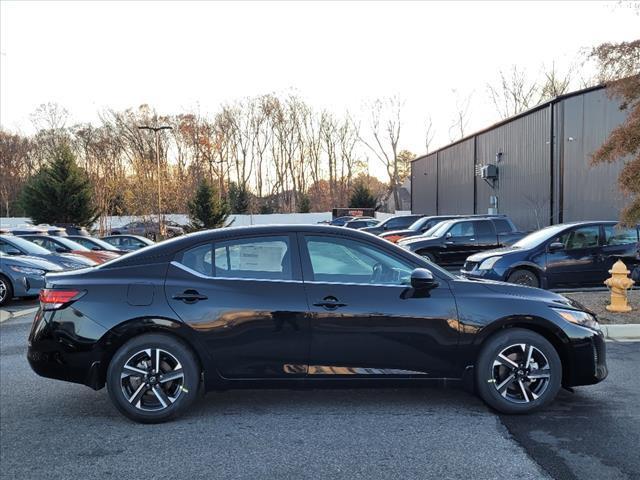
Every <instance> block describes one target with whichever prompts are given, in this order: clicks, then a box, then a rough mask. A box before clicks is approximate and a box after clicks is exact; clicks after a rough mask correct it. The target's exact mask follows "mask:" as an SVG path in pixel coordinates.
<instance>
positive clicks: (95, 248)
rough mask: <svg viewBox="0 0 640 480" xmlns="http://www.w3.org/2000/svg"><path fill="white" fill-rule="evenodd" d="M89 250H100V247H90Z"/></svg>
mask: <svg viewBox="0 0 640 480" xmlns="http://www.w3.org/2000/svg"><path fill="white" fill-rule="evenodd" d="M91 250H93V251H96V252H97V251H100V247H91Z"/></svg>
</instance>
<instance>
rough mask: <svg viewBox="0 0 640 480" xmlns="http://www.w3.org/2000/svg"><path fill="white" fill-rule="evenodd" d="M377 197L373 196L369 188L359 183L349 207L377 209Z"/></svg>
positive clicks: (354, 189)
mask: <svg viewBox="0 0 640 480" xmlns="http://www.w3.org/2000/svg"><path fill="white" fill-rule="evenodd" d="M377 203H378V202H377V200H376V197H374V196H373V194H372V193H371V190H369V187H367V186H366V185H365V184H364V183H363V182H358V183H357V184H356V185H355V187H354V188H353V193H352V194H351V199H350V200H349V207H351V208H376V204H377Z"/></svg>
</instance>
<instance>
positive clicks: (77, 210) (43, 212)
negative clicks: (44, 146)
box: [20, 144, 99, 227]
mask: <svg viewBox="0 0 640 480" xmlns="http://www.w3.org/2000/svg"><path fill="white" fill-rule="evenodd" d="M52 154H53V156H52V158H51V160H50V161H49V163H48V164H47V165H46V166H44V167H43V168H41V169H40V171H39V172H38V173H37V174H36V175H35V176H33V177H32V178H31V179H30V180H29V182H28V183H27V184H26V185H25V187H24V189H23V190H22V193H21V195H20V203H21V205H22V207H23V208H24V211H25V213H26V214H27V215H28V216H29V217H30V218H31V220H32V221H33V222H34V223H36V224H37V223H50V224H61V223H68V224H73V225H78V226H83V227H90V226H91V225H92V224H93V223H94V222H95V221H96V219H97V218H98V215H99V212H98V209H97V208H96V206H95V204H94V201H93V188H92V186H91V182H90V180H89V177H88V176H87V174H86V172H85V171H84V170H83V169H82V168H80V167H79V166H78V165H77V164H76V160H75V157H74V155H73V153H72V152H71V149H70V148H69V146H68V145H66V144H62V145H59V146H57V147H56V148H55V150H54V151H53V152H52Z"/></svg>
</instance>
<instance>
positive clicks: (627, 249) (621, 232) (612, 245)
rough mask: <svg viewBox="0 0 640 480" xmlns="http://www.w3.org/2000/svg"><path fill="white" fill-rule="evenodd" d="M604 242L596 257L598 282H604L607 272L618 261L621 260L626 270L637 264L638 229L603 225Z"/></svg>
mask: <svg viewBox="0 0 640 480" xmlns="http://www.w3.org/2000/svg"><path fill="white" fill-rule="evenodd" d="M603 232H604V237H603V239H604V241H603V242H602V247H601V251H600V254H599V255H598V260H599V268H598V276H599V279H598V280H599V281H601V282H604V281H605V280H606V279H607V278H608V277H609V270H610V269H611V267H613V264H614V263H616V262H617V261H618V260H622V261H623V262H624V263H625V265H626V266H627V268H629V269H631V268H630V267H632V266H635V265H636V264H637V263H638V260H637V255H638V242H639V241H640V239H639V238H638V229H637V228H623V227H619V226H616V225H604V226H603Z"/></svg>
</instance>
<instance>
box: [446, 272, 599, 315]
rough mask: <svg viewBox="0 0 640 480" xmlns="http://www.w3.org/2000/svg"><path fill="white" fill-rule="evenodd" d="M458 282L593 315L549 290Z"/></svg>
mask: <svg viewBox="0 0 640 480" xmlns="http://www.w3.org/2000/svg"><path fill="white" fill-rule="evenodd" d="M457 281H460V282H471V283H475V284H478V286H482V287H484V288H486V289H487V290H490V291H492V292H495V293H499V294H502V295H509V296H511V297H518V298H522V299H526V300H537V301H540V302H545V303H550V304H556V305H558V306H559V307H570V308H575V309H577V310H582V311H585V312H589V313H593V312H591V311H590V310H588V309H587V308H585V307H584V306H583V305H582V304H580V303H579V302H576V301H575V300H573V299H571V298H567V297H565V296H563V295H560V294H559V293H554V292H550V291H549V290H543V289H541V288H534V287H526V286H524V285H516V284H513V283H506V282H498V281H495V280H485V279H476V278H461V277H458V280H457Z"/></svg>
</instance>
